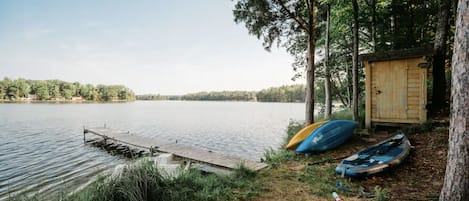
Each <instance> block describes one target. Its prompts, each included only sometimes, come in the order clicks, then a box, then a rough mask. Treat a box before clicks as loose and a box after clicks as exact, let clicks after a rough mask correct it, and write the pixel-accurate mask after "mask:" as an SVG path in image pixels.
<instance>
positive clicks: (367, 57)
mask: <svg viewBox="0 0 469 201" xmlns="http://www.w3.org/2000/svg"><path fill="white" fill-rule="evenodd" d="M430 55H433V49H431V48H414V49H403V50H393V51H386V52H378V53H369V54H361V55H360V56H359V58H360V61H362V62H363V61H368V62H371V61H386V60H396V59H408V58H417V57H422V56H430Z"/></svg>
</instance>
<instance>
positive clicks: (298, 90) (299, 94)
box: [256, 84, 305, 102]
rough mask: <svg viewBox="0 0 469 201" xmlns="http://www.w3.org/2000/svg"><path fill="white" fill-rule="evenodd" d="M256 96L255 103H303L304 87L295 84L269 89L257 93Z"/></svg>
mask: <svg viewBox="0 0 469 201" xmlns="http://www.w3.org/2000/svg"><path fill="white" fill-rule="evenodd" d="M256 96H257V101H261V102H304V101H305V86H304V85H301V84H297V85H290V86H281V87H271V88H268V89H263V90H261V91H259V92H257V94H256Z"/></svg>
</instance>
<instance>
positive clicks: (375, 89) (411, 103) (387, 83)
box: [364, 57, 428, 128]
mask: <svg viewBox="0 0 469 201" xmlns="http://www.w3.org/2000/svg"><path fill="white" fill-rule="evenodd" d="M421 62H426V60H425V58H424V57H420V58H407V59H398V60H390V61H386V60H384V61H376V62H365V63H364V64H365V77H366V83H365V90H366V107H365V110H366V111H365V115H366V116H365V126H366V127H367V128H370V127H371V123H372V122H386V123H423V122H425V121H426V113H427V111H426V109H425V107H424V105H425V104H426V103H427V86H426V82H427V71H428V70H427V69H426V68H420V67H419V66H418V64H419V63H421Z"/></svg>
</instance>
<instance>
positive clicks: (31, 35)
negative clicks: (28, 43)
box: [22, 27, 54, 40]
mask: <svg viewBox="0 0 469 201" xmlns="http://www.w3.org/2000/svg"><path fill="white" fill-rule="evenodd" d="M53 32H54V30H52V29H49V28H44V27H42V28H34V29H31V30H26V31H24V32H23V33H22V35H23V37H24V38H25V39H27V40H33V39H38V38H41V37H43V36H46V35H49V34H51V33H53Z"/></svg>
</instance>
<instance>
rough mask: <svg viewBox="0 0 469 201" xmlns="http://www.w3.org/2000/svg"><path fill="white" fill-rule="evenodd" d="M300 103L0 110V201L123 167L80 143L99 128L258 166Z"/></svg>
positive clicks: (299, 113)
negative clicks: (87, 128) (87, 129)
mask: <svg viewBox="0 0 469 201" xmlns="http://www.w3.org/2000/svg"><path fill="white" fill-rule="evenodd" d="M290 119H294V120H303V119H304V104H302V103H256V102H191V101H136V102H132V103H107V104H97V103H96V104H94V103H93V104H0V200H1V199H4V198H6V197H8V195H9V194H11V195H13V194H15V193H18V192H24V193H48V194H54V193H55V192H59V191H60V190H67V189H70V188H72V189H73V188H76V187H78V186H80V185H83V184H85V183H86V182H88V181H90V179H91V178H92V177H94V176H96V175H97V174H99V173H102V172H103V171H106V170H110V169H112V168H114V167H115V166H116V165H118V164H122V163H128V162H129V160H127V159H125V158H122V157H119V156H112V155H110V154H108V153H107V152H105V151H103V150H101V149H99V148H95V147H92V146H90V145H86V144H84V143H83V126H102V125H104V124H106V125H107V126H108V127H111V128H116V129H120V130H128V131H130V132H131V133H134V134H138V135H142V136H146V137H151V138H155V139H158V140H160V141H162V142H168V143H171V142H174V141H176V140H177V141H178V143H182V144H187V145H192V146H196V147H202V148H205V149H209V150H212V151H216V152H223V153H228V154H233V155H238V156H240V157H243V158H248V159H252V160H259V159H260V158H261V157H262V156H263V153H264V150H265V149H268V148H274V149H275V148H278V147H279V146H280V144H281V143H283V139H284V136H285V130H286V127H287V125H288V122H289V121H290Z"/></svg>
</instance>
